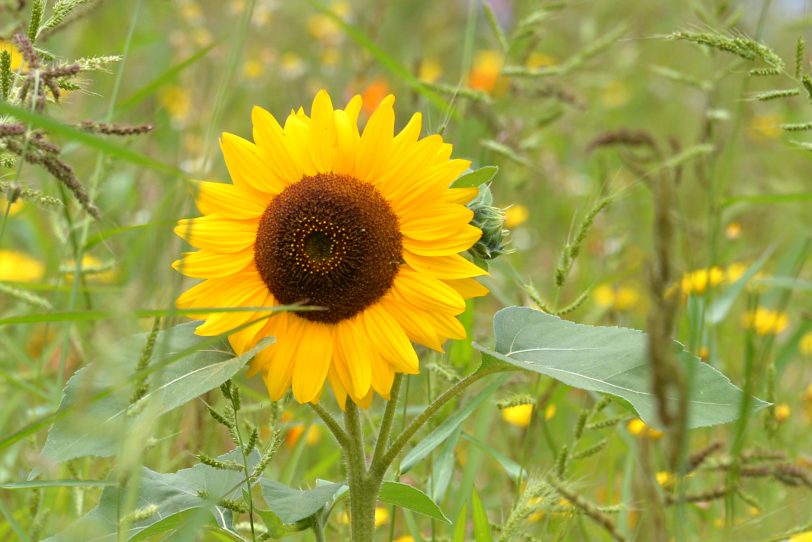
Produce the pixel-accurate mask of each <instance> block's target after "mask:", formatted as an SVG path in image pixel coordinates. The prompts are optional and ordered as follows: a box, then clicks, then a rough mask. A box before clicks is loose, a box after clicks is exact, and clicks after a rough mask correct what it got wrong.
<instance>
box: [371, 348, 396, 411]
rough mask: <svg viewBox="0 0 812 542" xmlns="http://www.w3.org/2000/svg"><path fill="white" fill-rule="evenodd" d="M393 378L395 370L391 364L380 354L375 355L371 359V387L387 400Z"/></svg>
mask: <svg viewBox="0 0 812 542" xmlns="http://www.w3.org/2000/svg"><path fill="white" fill-rule="evenodd" d="M394 379H395V370H394V369H393V368H392V366H391V365H389V363H387V362H386V361H385V360H384V359H383V358H381V357H380V356H375V357H374V358H373V359H372V389H374V390H375V391H376V392H377V393H378V395H380V396H381V397H383V398H384V399H386V400H387V401H388V400H389V392H390V391H391V390H392V381H393V380H394Z"/></svg>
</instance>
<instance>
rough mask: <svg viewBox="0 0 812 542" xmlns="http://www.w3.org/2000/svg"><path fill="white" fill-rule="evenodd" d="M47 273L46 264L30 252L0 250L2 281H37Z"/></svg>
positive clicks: (0, 279) (0, 278)
mask: <svg viewBox="0 0 812 542" xmlns="http://www.w3.org/2000/svg"><path fill="white" fill-rule="evenodd" d="M44 274H45V266H44V265H42V262H40V261H39V260H35V259H34V258H32V257H31V256H29V255H28V254H25V253H23V252H17V251H16V250H0V281H4V282H36V281H38V280H40V279H41V278H42V277H43V275H44Z"/></svg>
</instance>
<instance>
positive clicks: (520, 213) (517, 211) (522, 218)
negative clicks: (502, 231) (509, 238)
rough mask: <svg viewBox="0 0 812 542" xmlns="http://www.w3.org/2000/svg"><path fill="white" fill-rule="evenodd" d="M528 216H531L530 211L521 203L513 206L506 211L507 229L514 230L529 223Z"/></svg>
mask: <svg viewBox="0 0 812 542" xmlns="http://www.w3.org/2000/svg"><path fill="white" fill-rule="evenodd" d="M528 216H530V211H529V210H528V209H527V207H526V206H525V205H522V204H521V203H517V204H515V205H511V206H510V207H508V208H507V209H505V227H506V228H511V229H513V228H515V227H517V226H521V225H522V224H524V223H525V222H526V221H527V217H528Z"/></svg>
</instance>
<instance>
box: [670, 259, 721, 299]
mask: <svg viewBox="0 0 812 542" xmlns="http://www.w3.org/2000/svg"><path fill="white" fill-rule="evenodd" d="M724 280H725V272H724V271H722V270H721V269H720V268H718V267H716V266H713V267H711V268H710V269H697V270H695V271H691V272H689V273H686V274H685V275H683V276H682V282H681V283H680V284H681V286H682V293H683V295H689V294H702V293H704V292H705V290H706V289H707V288H708V287H714V286H718V285H720V284H722V282H724Z"/></svg>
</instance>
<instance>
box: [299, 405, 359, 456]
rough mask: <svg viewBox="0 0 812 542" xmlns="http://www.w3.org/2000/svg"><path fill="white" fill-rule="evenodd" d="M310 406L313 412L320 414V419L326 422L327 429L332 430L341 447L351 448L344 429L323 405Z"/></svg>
mask: <svg viewBox="0 0 812 542" xmlns="http://www.w3.org/2000/svg"><path fill="white" fill-rule="evenodd" d="M347 402H348V403H349V402H351V401H350V399H347ZM308 406H310V408H312V409H313V412H315V413H316V414H318V416H319V418H321V420H322V421H323V422H324V425H326V426H327V429H329V430H330V432H331V433H332V434H333V436H334V437H335V439H336V440H337V441H338V444H339V446H341V447H342V448H344V449H347V448H348V447H349V446H350V437H349V435H347V433H346V432H345V431H344V430H343V429H341V425H340V424H339V423H338V421H337V420H336V419H335V418H333V417H332V416H331V415H330V413H329V412H327V411H326V410H325V409H324V407H322V406H321V405H316V404H313V403H308Z"/></svg>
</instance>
